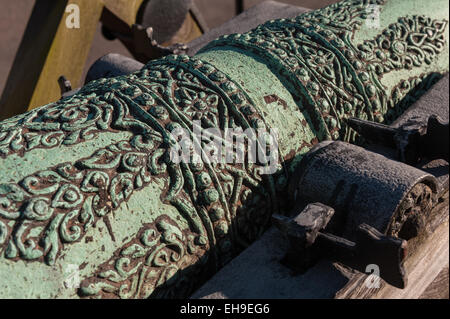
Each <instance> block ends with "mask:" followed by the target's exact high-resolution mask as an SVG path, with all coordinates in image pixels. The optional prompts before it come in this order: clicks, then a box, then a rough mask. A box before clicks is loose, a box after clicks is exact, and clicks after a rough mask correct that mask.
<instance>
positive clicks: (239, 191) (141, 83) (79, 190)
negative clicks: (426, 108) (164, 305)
mask: <svg viewBox="0 0 450 319" xmlns="http://www.w3.org/2000/svg"><path fill="white" fill-rule="evenodd" d="M445 7H448V3H447V2H446V1H441V0H438V1H431V2H424V1H418V0H414V1H413V0H408V1H392V0H391V1H387V0H386V1H383V0H376V1H373V0H370V1H369V0H364V1H362V0H345V1H342V2H339V3H337V4H334V5H331V6H328V7H325V8H323V9H320V10H316V11H312V12H308V13H305V14H302V15H300V16H298V17H296V18H294V19H281V20H274V21H269V22H267V23H265V24H263V25H261V26H259V27H258V28H256V29H254V30H252V31H250V32H247V33H245V34H234V35H228V36H224V37H222V38H219V39H218V40H216V41H213V42H212V43H210V44H209V45H208V46H206V47H205V48H203V49H202V50H201V51H200V52H199V53H198V54H197V55H196V56H195V57H189V56H187V55H179V56H177V55H171V56H167V57H165V58H162V59H159V60H154V61H151V62H149V63H148V64H147V65H146V66H145V67H144V68H143V69H142V70H140V71H137V72H135V73H132V74H130V75H126V76H119V77H115V78H110V79H99V80H96V81H93V82H90V83H89V84H87V85H86V86H84V87H83V88H81V90H80V91H79V92H78V93H77V94H76V95H74V96H71V97H67V98H64V99H62V100H60V101H58V102H56V103H52V104H49V105H46V106H42V107H40V108H37V109H34V110H32V111H30V112H28V113H25V114H23V115H19V116H16V117H13V118H10V119H8V120H5V121H3V122H0V168H1V172H0V297H11V298H13V297H19V298H24V297H28V298H38V297H41V298H56V297H60V298H78V297H103V298H148V297H155V298H156V297H165V298H168V297H187V296H189V295H190V294H191V293H192V292H193V291H194V289H196V288H197V287H199V285H201V284H202V283H203V282H204V280H206V279H207V278H209V277H210V276H211V275H212V274H214V273H215V272H216V271H217V270H218V269H219V268H220V267H222V266H223V265H224V264H225V263H227V262H228V261H229V260H230V259H231V258H233V257H234V256H235V255H236V254H237V253H239V252H240V251H242V249H243V248H244V247H246V246H247V245H249V244H250V243H252V242H253V241H254V240H255V239H256V238H258V237H259V236H260V235H261V234H262V233H263V232H264V230H265V229H266V228H267V226H268V225H269V223H270V217H271V215H272V214H273V213H278V214H283V213H285V212H286V211H287V210H288V209H289V207H290V206H291V205H292V203H290V202H289V201H288V200H287V197H288V196H287V185H288V183H289V181H290V178H291V176H292V173H293V172H294V171H295V169H296V168H297V167H298V165H299V163H300V161H301V159H302V156H303V155H304V154H305V153H306V152H308V151H309V150H310V149H311V148H312V147H314V145H316V144H318V143H319V142H321V141H324V140H343V141H347V142H355V140H356V133H355V132H354V131H352V130H351V129H350V128H349V127H348V126H347V125H346V122H345V119H346V118H349V117H358V118H360V119H366V120H372V121H377V122H383V123H390V122H392V121H394V120H395V119H396V118H397V117H398V116H399V115H400V114H401V113H402V112H403V111H404V110H405V109H406V108H407V107H408V106H409V105H410V104H411V103H413V102H414V100H415V99H417V98H418V96H419V95H420V94H421V93H423V92H424V91H425V90H426V88H427V87H429V86H431V85H432V83H434V82H435V81H436V80H437V79H439V77H440V75H441V74H442V73H445V72H448V67H449V66H448V53H449V52H448V51H449V42H448V28H447V22H448V10H443V8H445ZM199 128H201V129H203V130H207V131H208V132H222V133H223V132H226V131H230V130H234V131H239V128H241V129H242V131H247V132H250V131H251V130H252V129H253V130H254V131H255V132H257V131H258V129H259V130H261V131H270V129H276V130H277V134H276V141H275V142H276V143H274V141H273V139H272V140H270V139H269V140H270V141H266V142H267V145H263V144H264V141H263V142H261V140H260V139H258V143H257V145H256V148H257V149H258V150H260V149H263V153H264V148H266V149H265V150H266V151H267V147H268V145H269V144H270V145H272V146H273V145H276V147H277V149H276V152H274V154H276V157H272V158H271V159H272V161H270V162H269V163H268V162H264V161H262V160H255V161H253V160H252V158H251V157H250V156H249V155H248V153H247V152H245V156H244V161H242V162H239V161H230V162H229V161H218V162H215V161H213V160H211V159H210V157H208V156H202V160H200V161H198V160H193V161H191V162H183V161H181V162H176V161H174V160H173V157H172V156H171V154H172V153H171V152H172V150H173V147H175V146H176V145H177V142H178V140H177V139H176V138H174V136H173V134H171V133H172V132H173V130H174V129H183V130H184V132H187V133H186V134H187V135H188V137H189V139H190V140H192V145H191V146H193V148H200V149H201V150H202V151H201V152H202V153H201V154H202V155H204V153H205V152H206V151H205V149H208V148H207V147H208V145H211V141H212V137H213V136H215V135H214V134H213V133H211V134H212V135H206V136H203V135H202V136H201V137H198V135H196V134H195V130H196V129H197V130H198V129H199ZM214 130H215V131H214ZM216 135H220V134H219V133H217V134H216ZM252 138H254V136H253V135H247V137H246V138H245V143H244V144H245V145H246V146H247V145H250V144H251V139H252ZM249 149H250V148H249ZM216 151H217V149H216ZM193 154H197V155H198V153H195V152H193ZM190 155H192V154H191V153H190ZM205 158H206V159H205Z"/></svg>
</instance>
